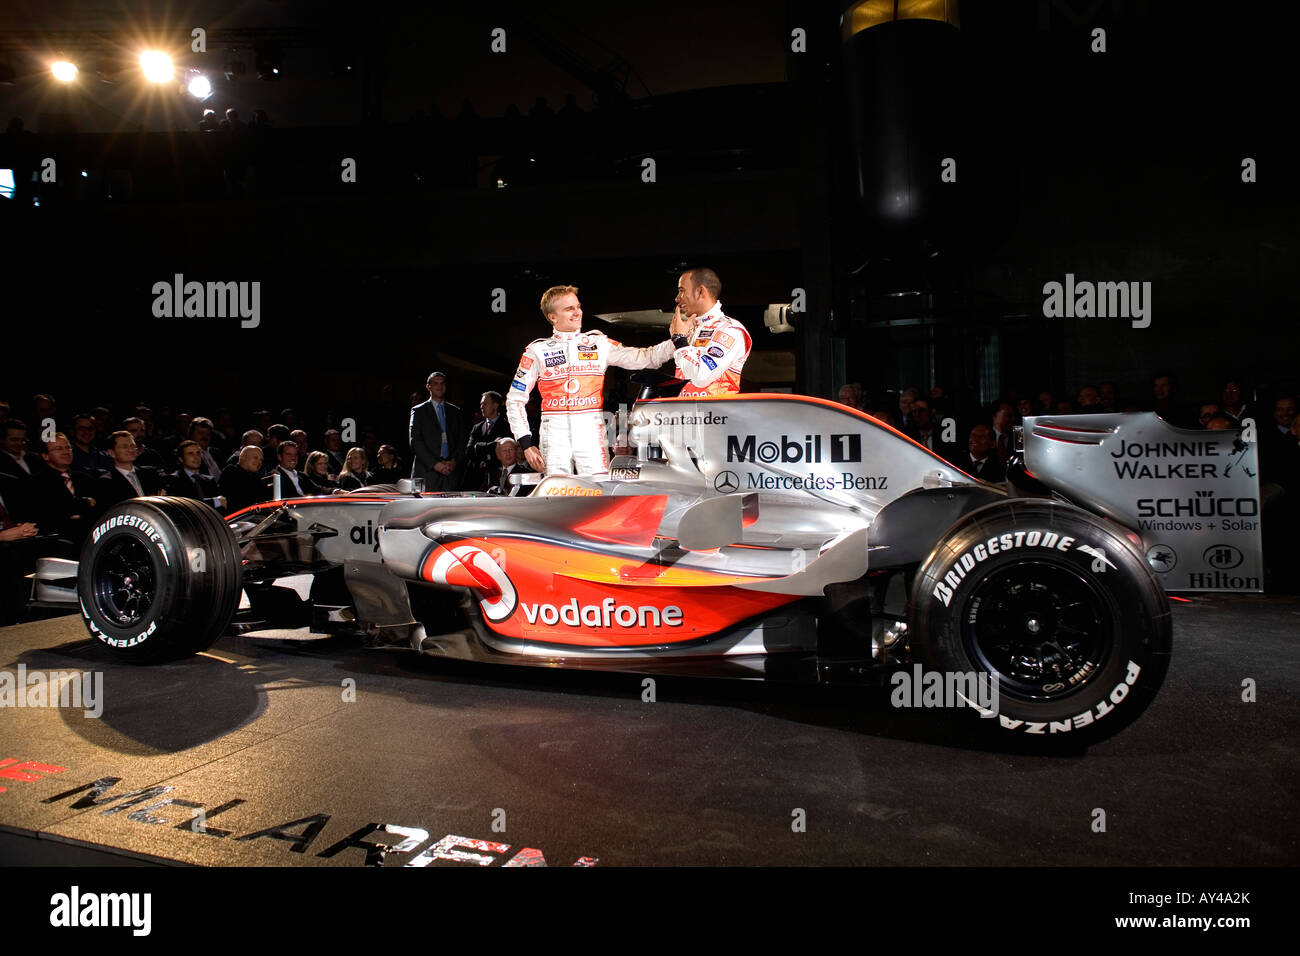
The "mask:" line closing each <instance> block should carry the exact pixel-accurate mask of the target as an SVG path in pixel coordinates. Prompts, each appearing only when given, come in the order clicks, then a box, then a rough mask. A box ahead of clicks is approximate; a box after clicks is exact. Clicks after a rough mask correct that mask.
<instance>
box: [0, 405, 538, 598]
mask: <svg viewBox="0 0 1300 956" xmlns="http://www.w3.org/2000/svg"><path fill="white" fill-rule="evenodd" d="M416 400H418V396H413V404H414V403H415V402H416ZM479 408H480V415H479V416H478V418H480V419H481V420H480V421H475V423H474V424H473V426H472V427H471V428H470V429H469V432H468V440H467V441H466V440H464V436H463V435H462V438H461V443H460V444H459V445H458V447H457V448H455V449H454V450H453V451H451V452H450V453H449V456H448V460H449V462H450V474H449V475H448V476H447V477H446V480H445V482H444V485H443V490H452V491H481V492H490V493H492V494H505V495H512V494H521V493H527V492H528V491H529V490H530V486H521V485H518V484H512V483H510V481H509V476H510V475H513V474H516V473H518V472H521V471H531V469H529V468H528V467H527V466H526V465H524V464H523V456H522V454H521V453H520V451H519V446H518V443H517V442H515V440H514V438H513V437H512V436H511V434H510V429H509V425H508V424H507V422H506V416H505V409H504V407H503V405H502V402H501V396H500V395H499V394H498V393H496V392H487V393H485V394H484V395H483V397H482V399H481V401H480V405H479ZM448 409H449V410H450V411H451V412H453V413H455V414H456V415H459V409H458V408H456V407H455V406H453V405H450V404H449V405H448ZM124 411H129V412H130V414H126V415H123V414H122V413H123V412H124ZM278 419H279V420H278V421H277V420H276V417H275V416H273V415H272V414H271V412H269V411H267V410H265V409H262V410H258V411H255V412H253V413H252V414H251V415H250V416H249V420H248V422H247V423H246V424H248V425H249V426H250V427H247V428H245V429H242V430H241V429H240V428H239V427H238V423H237V421H236V418H235V416H234V415H233V414H232V413H231V412H230V411H229V410H227V409H224V408H222V409H217V410H216V411H215V413H214V414H213V415H212V416H211V417H209V416H206V415H193V414H189V413H187V412H179V413H177V414H175V415H171V414H164V415H155V414H154V411H153V408H152V407H151V406H149V405H147V404H144V403H141V404H138V405H135V406H134V407H131V408H129V409H110V408H108V407H105V406H96V407H93V408H89V409H85V410H81V409H77V410H75V411H74V412H73V413H71V414H64V413H62V412H61V411H60V410H59V409H58V407H57V405H56V402H55V399H54V398H53V396H51V395H48V394H38V395H35V396H33V397H32V399H31V402H30V404H29V406H28V407H27V409H26V411H25V413H24V414H14V411H13V410H12V409H11V408H10V405H9V403H8V402H5V401H0V579H2V580H0V606H3V608H4V610H3V611H2V612H0V623H4V622H8V621H11V620H13V615H14V614H16V613H18V610H17V609H19V608H21V606H22V605H23V604H24V603H25V600H24V596H23V595H22V594H21V589H22V588H23V587H24V586H25V585H24V582H23V575H24V574H26V573H28V572H29V571H30V570H31V567H32V564H33V562H34V560H35V558H37V557H64V558H70V559H76V558H77V557H78V556H79V554H80V551H81V545H82V543H83V541H84V539H85V536H86V534H87V533H88V531H89V530H90V529H91V528H92V527H93V526H94V522H95V520H96V518H97V517H98V516H99V515H100V514H102V513H104V512H105V511H106V510H108V509H109V508H112V507H113V506H115V505H117V504H120V503H121V502H123V501H125V500H127V499H129V498H132V497H140V496H148V495H172V496H179V497H185V498H194V499H198V500H201V501H204V502H206V503H207V504H209V505H211V506H212V507H213V508H215V509H217V510H218V511H220V512H221V513H222V514H225V515H233V514H235V513H237V512H239V511H240V510H242V509H244V508H247V507H249V506H250V505H255V504H258V503H261V502H265V501H268V500H270V499H271V498H273V497H275V496H276V495H277V493H278V495H279V497H281V498H294V497H311V496H323V495H336V494H345V493H347V492H350V491H355V490H357V489H360V488H366V487H371V486H388V487H392V486H395V485H396V483H397V482H398V481H399V480H400V479H403V478H409V477H411V476H412V473H413V470H412V466H411V464H408V461H409V460H410V459H409V458H408V457H407V455H406V451H407V448H408V443H407V440H408V439H409V437H410V436H409V434H408V435H405V436H402V435H400V432H399V428H400V426H399V425H398V424H397V422H391V423H389V426H390V427H389V428H387V429H384V428H370V427H365V428H361V429H359V434H360V435H361V441H360V442H358V443H357V444H353V445H351V446H349V445H348V444H347V443H345V442H344V440H343V431H342V430H340V429H339V428H337V427H330V428H327V429H324V430H323V431H320V432H317V433H316V434H315V437H313V433H312V431H311V430H310V429H309V428H307V427H306V426H305V425H304V423H302V422H301V421H299V418H298V414H297V412H296V411H295V410H294V409H292V408H286V409H283V410H282V411H281V412H280V414H279V416H278ZM383 437H391V438H392V439H394V440H393V441H392V442H383V443H381V441H380V439H381V438H383Z"/></svg>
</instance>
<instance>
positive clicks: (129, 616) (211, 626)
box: [77, 498, 243, 663]
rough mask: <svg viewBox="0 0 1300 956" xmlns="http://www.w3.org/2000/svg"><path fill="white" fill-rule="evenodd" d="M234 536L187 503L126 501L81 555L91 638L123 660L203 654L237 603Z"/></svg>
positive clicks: (80, 583)
mask: <svg viewBox="0 0 1300 956" xmlns="http://www.w3.org/2000/svg"><path fill="white" fill-rule="evenodd" d="M242 568H243V565H242V562H241V560H240V554H239V548H238V547H237V546H236V544H235V536H234V534H233V533H232V532H231V530H230V529H229V528H228V527H227V526H226V523H225V521H224V520H223V519H222V517H221V516H220V515H219V514H217V512H216V511H214V510H213V509H212V508H210V507H208V506H207V505H206V504H203V503H202V502H200V501H194V500H192V499H189V498H132V499H130V500H129V501H125V502H123V503H122V504H120V505H118V506H117V507H115V508H111V509H110V510H108V511H106V512H105V513H104V514H103V516H101V517H100V519H99V520H98V521H97V522H96V523H95V527H94V528H93V529H92V530H91V532H90V534H89V535H88V536H87V538H86V543H85V544H84V545H83V546H82V549H81V561H80V563H79V565H78V568H77V592H78V598H79V599H80V603H81V617H82V620H84V621H85V623H86V628H87V629H88V630H89V631H90V634H91V636H92V637H94V638H95V639H96V640H97V641H99V642H100V643H101V644H103V645H104V646H105V647H107V648H109V649H110V650H111V651H112V652H113V653H114V655H115V656H117V657H118V658H120V659H121V660H124V661H132V662H136V663H154V662H157V661H164V660H171V659H174V658H178V657H184V656H187V655H189V654H193V653H196V652H197V651H201V650H203V649H204V648H206V647H208V646H209V645H210V644H211V643H212V642H213V641H214V640H216V638H217V637H218V636H219V635H220V634H221V632H222V631H224V630H225V628H226V626H227V625H228V624H229V623H230V620H231V618H232V617H233V616H234V613H235V608H236V606H237V605H238V603H239V595H240V586H241V579H242V576H243V573H242Z"/></svg>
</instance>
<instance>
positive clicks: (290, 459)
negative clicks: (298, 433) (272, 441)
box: [265, 441, 329, 498]
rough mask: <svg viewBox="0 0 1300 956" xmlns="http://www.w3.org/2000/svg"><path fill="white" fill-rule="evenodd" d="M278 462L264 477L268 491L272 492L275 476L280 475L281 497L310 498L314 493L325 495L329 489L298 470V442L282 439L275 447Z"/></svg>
mask: <svg viewBox="0 0 1300 956" xmlns="http://www.w3.org/2000/svg"><path fill="white" fill-rule="evenodd" d="M275 451H276V454H277V455H278V456H279V459H280V464H279V465H278V466H277V467H276V469H275V471H273V472H271V474H270V475H268V476H267V477H266V479H265V480H266V487H267V491H268V493H274V491H273V490H274V488H275V484H274V482H275V476H276V475H279V476H280V497H281V498H310V497H312V496H314V495H327V494H329V490H328V489H326V488H322V487H321V486H320V485H318V484H316V482H314V481H312V480H311V476H309V475H308V474H307V473H306V472H302V471H299V470H298V443H297V442H293V441H282V442H280V444H279V446H278V447H277V448H276V450H275Z"/></svg>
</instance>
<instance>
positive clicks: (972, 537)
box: [911, 500, 1171, 743]
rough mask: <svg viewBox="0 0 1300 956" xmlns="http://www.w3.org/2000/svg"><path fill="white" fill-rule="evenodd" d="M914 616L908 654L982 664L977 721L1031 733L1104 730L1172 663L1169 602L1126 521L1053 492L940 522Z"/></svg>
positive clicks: (937, 662) (968, 666)
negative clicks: (981, 712) (992, 697)
mask: <svg viewBox="0 0 1300 956" xmlns="http://www.w3.org/2000/svg"><path fill="white" fill-rule="evenodd" d="M912 620H913V627H912V631H911V633H913V634H914V635H916V637H915V644H914V646H913V652H914V654H915V655H916V656H917V657H919V658H920V659H921V660H922V661H924V662H925V663H926V664H927V665H928V666H929V667H931V668H932V669H935V670H939V671H945V672H959V673H968V672H971V671H975V672H980V671H983V672H984V673H987V674H989V675H990V676H991V677H993V678H994V679H996V681H997V686H998V713H997V715H996V723H995V721H994V720H993V719H989V720H987V721H986V722H987V723H988V724H990V725H993V724H995V725H996V726H997V727H999V728H1001V729H1002V730H1003V731H1007V732H1012V733H1015V734H1022V735H1027V736H1030V737H1036V736H1041V737H1043V738H1054V739H1056V740H1059V741H1061V742H1065V741H1067V740H1068V741H1070V742H1071V743H1079V742H1084V743H1091V742H1094V741H1096V740H1100V739H1102V738H1104V737H1109V736H1111V735H1112V734H1114V733H1116V732H1117V731H1118V730H1120V729H1121V728H1123V727H1124V726H1126V725H1127V724H1129V723H1131V722H1132V721H1133V719H1134V718H1136V717H1137V716H1138V715H1139V714H1141V713H1142V711H1143V710H1144V709H1145V708H1146V706H1147V704H1148V703H1150V701H1151V699H1152V698H1153V697H1154V696H1155V693H1156V691H1157V689H1159V687H1160V683H1161V681H1162V680H1163V679H1164V675H1165V671H1166V670H1167V669H1168V666H1169V653H1170V645H1171V625H1170V616H1169V603H1168V600H1167V599H1166V598H1165V594H1164V591H1163V589H1162V588H1161V587H1160V584H1159V582H1157V581H1156V580H1155V576H1154V575H1153V574H1152V572H1151V569H1150V568H1149V567H1148V566H1147V563H1146V561H1145V560H1144V559H1143V557H1142V555H1141V554H1140V553H1139V552H1138V551H1137V550H1136V549H1135V548H1134V546H1133V545H1132V544H1131V543H1130V542H1129V541H1128V539H1127V538H1126V537H1125V536H1124V533H1123V529H1121V528H1119V527H1117V526H1115V525H1112V524H1110V523H1108V522H1105V521H1103V520H1101V519H1098V518H1095V517H1093V516H1091V515H1089V514H1087V513H1086V512H1084V511H1081V510H1079V509H1077V508H1075V507H1073V506H1070V505H1065V504H1061V503H1057V502H1051V501H1041V500H1014V501H1011V502H1006V503H1002V502H999V503H997V504H993V505H989V506H988V507H985V508H981V509H980V510H978V511H975V512H972V513H971V514H969V515H967V516H966V517H965V518H963V519H962V520H961V521H960V522H958V523H957V525H955V526H954V527H953V528H951V529H949V531H948V533H947V534H946V536H945V537H944V539H943V540H942V541H941V542H940V544H939V545H938V546H937V547H936V548H935V550H934V551H933V552H932V554H931V555H930V558H929V559H928V560H927V561H926V562H925V564H924V565H923V566H922V567H921V569H920V571H919V573H918V574H917V577H916V581H915V583H914V585H913V589H912ZM972 706H974V705H972ZM977 709H978V708H977Z"/></svg>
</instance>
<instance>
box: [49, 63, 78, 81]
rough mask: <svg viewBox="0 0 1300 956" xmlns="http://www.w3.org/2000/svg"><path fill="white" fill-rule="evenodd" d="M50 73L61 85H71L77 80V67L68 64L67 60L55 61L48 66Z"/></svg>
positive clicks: (73, 64)
mask: <svg viewBox="0 0 1300 956" xmlns="http://www.w3.org/2000/svg"><path fill="white" fill-rule="evenodd" d="M50 72H51V73H53V74H54V78H55V79H56V80H60V81H61V82H63V83H71V82H72V81H73V80H75V79H76V78H77V66H76V64H75V63H69V62H68V61H67V60H57V61H56V62H54V63H51V64H50Z"/></svg>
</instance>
